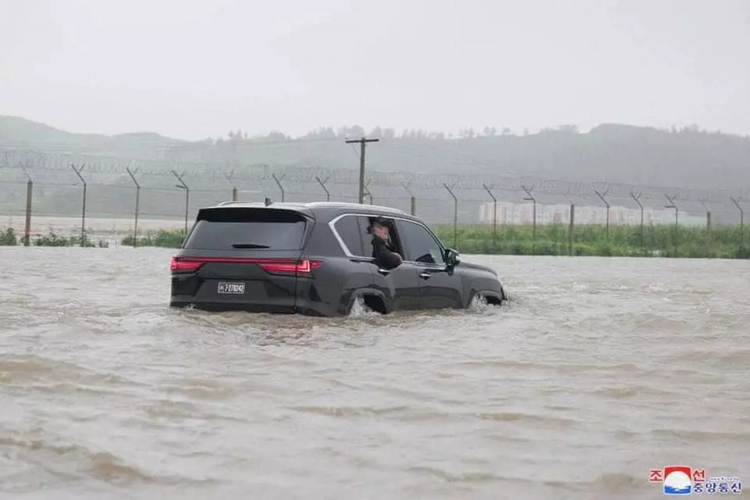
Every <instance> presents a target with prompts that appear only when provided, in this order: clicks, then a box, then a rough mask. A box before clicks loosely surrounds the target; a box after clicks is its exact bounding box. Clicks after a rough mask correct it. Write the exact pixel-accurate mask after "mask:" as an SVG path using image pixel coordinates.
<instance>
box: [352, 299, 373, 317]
mask: <svg viewBox="0 0 750 500" xmlns="http://www.w3.org/2000/svg"><path fill="white" fill-rule="evenodd" d="M368 316H380V313H379V312H377V311H373V310H372V309H370V308H369V307H367V304H365V299H363V298H362V297H357V298H356V299H355V300H354V304H352V308H351V309H350V310H349V317H352V318H361V317H368Z"/></svg>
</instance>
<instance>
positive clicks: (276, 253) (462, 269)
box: [170, 202, 506, 316]
mask: <svg viewBox="0 0 750 500" xmlns="http://www.w3.org/2000/svg"><path fill="white" fill-rule="evenodd" d="M376 219H377V220H379V221H385V223H386V224H388V225H389V226H390V228H389V229H390V237H391V239H392V243H393V245H395V247H396V249H397V252H398V253H399V254H400V255H401V256H402V257H403V262H402V263H401V265H399V266H398V267H396V268H393V269H390V270H386V269H383V268H380V267H379V266H378V265H377V264H376V262H375V259H374V257H373V244H372V241H373V236H372V234H371V233H370V228H371V224H372V222H373V221H374V220H376ZM171 271H172V296H171V300H170V306H172V307H188V306H192V307H195V308H197V309H204V310H213V311H222V310H243V311H251V312H268V313H301V314H309V315H316V316H341V315H347V314H349V312H350V311H351V308H352V305H353V304H354V303H355V301H356V300H358V299H359V298H360V297H361V300H362V301H364V304H365V305H366V306H367V307H368V308H369V309H372V310H375V311H378V312H381V313H384V314H386V313H390V312H392V311H403V310H418V309H444V308H456V309H458V308H467V307H468V306H469V305H470V304H471V302H472V300H473V299H474V298H475V297H478V298H480V299H482V300H486V301H487V302H488V303H490V304H496V305H499V304H501V303H502V301H504V300H506V295H505V292H504V290H503V286H502V284H501V283H500V281H499V279H498V277H497V273H495V271H493V270H492V269H490V268H487V267H483V266H478V265H474V264H469V263H465V262H461V261H460V260H459V258H458V252H456V251H455V250H452V249H449V248H445V247H444V246H443V245H442V244H441V242H440V240H439V239H438V238H437V237H436V236H435V235H434V234H433V233H432V231H430V229H429V228H428V227H427V226H426V225H425V224H424V223H422V222H421V221H420V220H419V219H417V218H416V217H414V216H412V215H409V214H407V213H405V212H403V211H401V210H396V209H392V208H387V207H378V206H373V205H360V204H353V203H333V202H321V203H270V204H269V202H266V203H265V204H264V203H248V202H224V203H221V204H219V205H217V206H214V207H208V208H202V209H200V210H199V211H198V215H197V217H196V221H195V224H194V225H193V228H192V230H191V231H190V233H189V234H188V235H187V237H186V238H185V240H184V242H183V244H182V248H181V249H180V250H179V252H178V253H177V254H176V255H175V256H173V257H172V262H171Z"/></svg>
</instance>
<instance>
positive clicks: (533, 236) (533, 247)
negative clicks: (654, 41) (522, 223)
mask: <svg viewBox="0 0 750 500" xmlns="http://www.w3.org/2000/svg"><path fill="white" fill-rule="evenodd" d="M521 188H523V190H524V191H526V195H527V196H526V198H524V199H523V200H524V201H530V202H531V203H532V206H533V209H532V219H533V220H532V222H531V224H532V225H531V253H532V254H536V198H534V197H533V196H532V195H531V191H533V190H534V186H531V188H529V189H526V186H521Z"/></svg>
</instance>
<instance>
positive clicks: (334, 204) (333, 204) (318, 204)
mask: <svg viewBox="0 0 750 500" xmlns="http://www.w3.org/2000/svg"><path fill="white" fill-rule="evenodd" d="M305 206H308V207H310V208H327V207H330V208H359V209H362V208H369V209H372V210H379V211H381V212H393V213H399V214H405V213H406V212H404V211H403V210H401V209H400V208H393V207H386V206H382V205H366V204H362V203H348V202H344V201H312V202H310V203H306V204H305Z"/></svg>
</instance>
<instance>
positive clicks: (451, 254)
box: [445, 248, 461, 267]
mask: <svg viewBox="0 0 750 500" xmlns="http://www.w3.org/2000/svg"><path fill="white" fill-rule="evenodd" d="M460 262H461V259H460V257H459V255H458V251H456V250H454V249H452V248H448V249H446V250H445V264H446V265H447V266H448V267H455V266H457V265H458V264H459V263H460Z"/></svg>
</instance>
